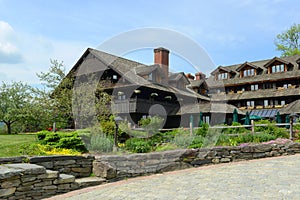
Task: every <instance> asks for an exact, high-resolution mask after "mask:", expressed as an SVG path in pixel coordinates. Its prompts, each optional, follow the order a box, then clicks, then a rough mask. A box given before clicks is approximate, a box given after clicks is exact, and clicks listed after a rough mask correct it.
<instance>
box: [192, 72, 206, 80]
mask: <svg viewBox="0 0 300 200" xmlns="http://www.w3.org/2000/svg"><path fill="white" fill-rule="evenodd" d="M195 76H196V80H202V79H205V78H206V76H205V74H203V73H202V72H198V73H196V74H195Z"/></svg>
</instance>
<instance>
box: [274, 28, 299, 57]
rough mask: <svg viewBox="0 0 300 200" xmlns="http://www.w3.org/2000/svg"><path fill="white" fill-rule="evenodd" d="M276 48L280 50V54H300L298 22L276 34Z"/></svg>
mask: <svg viewBox="0 0 300 200" xmlns="http://www.w3.org/2000/svg"><path fill="white" fill-rule="evenodd" d="M275 45H276V50H278V51H281V52H282V54H281V56H292V55H296V54H300V24H294V25H292V26H291V27H290V28H289V29H288V30H287V31H284V32H283V33H281V34H278V35H277V36H276V40H275Z"/></svg>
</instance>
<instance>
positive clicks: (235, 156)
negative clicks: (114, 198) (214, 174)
mask: <svg viewBox="0 0 300 200" xmlns="http://www.w3.org/2000/svg"><path fill="white" fill-rule="evenodd" d="M295 153H300V143H293V142H290V143H286V144H257V145H247V146H238V147H213V148H206V149H185V150H175V151H166V152H160V153H148V154H131V155H103V156H99V157H96V159H95V161H94V163H93V172H94V174H95V175H96V176H99V177H102V178H105V179H108V180H114V179H116V180H117V179H122V178H124V177H135V176H141V175H146V174H153V173H161V172H165V171H172V170H178V169H185V168H190V167H198V166H201V165H207V164H218V163H227V162H234V161H240V160H251V159H257V158H265V157H273V156H284V155H291V154H295Z"/></svg>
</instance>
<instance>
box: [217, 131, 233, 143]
mask: <svg viewBox="0 0 300 200" xmlns="http://www.w3.org/2000/svg"><path fill="white" fill-rule="evenodd" d="M231 142H232V141H231V140H230V136H228V135H226V134H220V135H219V137H218V139H217V142H216V145H217V146H230V144H231Z"/></svg>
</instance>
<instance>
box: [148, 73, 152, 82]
mask: <svg viewBox="0 0 300 200" xmlns="http://www.w3.org/2000/svg"><path fill="white" fill-rule="evenodd" d="M148 80H149V81H153V74H152V72H151V73H150V74H149V75H148Z"/></svg>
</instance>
